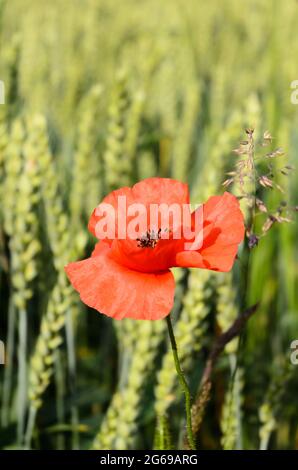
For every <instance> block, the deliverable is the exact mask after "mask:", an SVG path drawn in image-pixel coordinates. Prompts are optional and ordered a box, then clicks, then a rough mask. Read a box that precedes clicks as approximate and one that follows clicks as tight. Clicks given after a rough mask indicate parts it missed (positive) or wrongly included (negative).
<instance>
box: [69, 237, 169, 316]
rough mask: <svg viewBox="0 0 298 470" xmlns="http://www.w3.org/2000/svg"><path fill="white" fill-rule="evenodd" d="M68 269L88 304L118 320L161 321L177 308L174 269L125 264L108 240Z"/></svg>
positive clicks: (73, 283)
mask: <svg viewBox="0 0 298 470" xmlns="http://www.w3.org/2000/svg"><path fill="white" fill-rule="evenodd" d="M65 271H66V273H67V275H68V277H69V279H70V282H71V283H72V285H73V287H74V288H75V289H76V290H77V291H78V292H79V293H80V297H81V299H82V301H83V302H84V303H85V304H87V305H88V306H89V307H92V308H94V309H96V310H98V311H99V312H101V313H104V314H105V315H107V316H109V317H113V318H115V319H117V320H120V319H122V318H134V319H139V320H141V319H142V320H158V319H160V318H163V317H165V316H166V315H168V314H169V313H170V311H171V309H172V307H173V303H174V291H175V281H174V277H173V275H172V273H171V272H170V271H165V272H161V273H151V274H148V273H140V272H136V271H133V270H131V269H128V268H126V267H125V266H121V265H120V264H118V263H117V262H116V261H114V260H113V259H112V258H111V257H110V248H109V246H108V244H107V243H102V242H100V243H98V244H97V246H96V249H95V251H94V252H93V255H92V257H91V258H87V259H85V260H83V261H78V262H75V263H70V264H68V265H67V266H66V268H65Z"/></svg>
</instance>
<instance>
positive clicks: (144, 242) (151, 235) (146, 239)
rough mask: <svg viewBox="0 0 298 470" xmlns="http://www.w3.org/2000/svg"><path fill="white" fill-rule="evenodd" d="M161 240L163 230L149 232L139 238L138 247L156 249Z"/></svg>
mask: <svg viewBox="0 0 298 470" xmlns="http://www.w3.org/2000/svg"><path fill="white" fill-rule="evenodd" d="M160 238H161V228H160V229H158V231H157V232H156V231H155V230H147V232H146V233H145V234H144V235H142V236H141V238H137V242H138V244H137V246H138V247H140V248H155V246H156V245H157V243H158V240H160Z"/></svg>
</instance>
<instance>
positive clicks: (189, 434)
mask: <svg viewBox="0 0 298 470" xmlns="http://www.w3.org/2000/svg"><path fill="white" fill-rule="evenodd" d="M166 320H167V326H168V332H169V337H170V341H171V346H172V352H173V358H174V362H175V367H176V371H177V374H178V378H179V382H180V385H181V387H182V390H183V393H184V397H185V410H186V429H187V438H188V443H189V447H190V448H191V449H192V450H195V449H196V444H195V440H194V436H193V432H192V418H191V396H190V391H189V387H188V384H187V382H186V379H185V376H184V373H183V371H182V369H181V365H180V361H179V356H178V349H177V343H176V339H175V335H174V330H173V325H172V321H171V316H170V315H168V316H167V317H166Z"/></svg>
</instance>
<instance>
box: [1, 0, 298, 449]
mask: <svg viewBox="0 0 298 470" xmlns="http://www.w3.org/2000/svg"><path fill="white" fill-rule="evenodd" d="M297 22H298V5H297V2H296V1H294V0H287V1H284V2H279V1H277V0H273V1H267V0H257V1H256V0H255V1H254V0H252V1H250V2H246V3H245V4H242V3H240V2H239V1H236V0H228V1H226V2H219V1H216V0H209V1H208V2H206V1H203V0H199V1H198V0H187V1H182V0H175V1H173V0H163V1H162V2H160V1H158V0H150V1H149V0H143V1H142V2H140V1H136V0H125V1H123V0H112V1H110V0H52V1H51V2H42V1H39V0H9V1H6V0H1V1H0V47H1V64H0V78H1V80H3V81H4V82H5V86H6V105H4V106H0V198H1V205H0V243H1V244H0V255H1V264H0V279H1V286H0V295H1V315H0V328H1V330H0V338H1V339H2V340H5V343H6V353H7V357H6V366H5V367H2V366H1V369H0V393H1V406H2V408H1V428H0V446H1V447H2V448H6V449H10V448H21V447H23V446H28V445H29V443H30V441H31V436H33V439H32V447H33V448H35V449H43V448H46V449H48V448H52V449H63V448H74V449H75V448H90V447H91V448H96V449H128V448H132V449H136V448H140V449H144V448H145V449H150V448H152V447H153V445H155V446H157V447H158V446H159V447H160V446H162V447H166V448H169V447H170V446H171V445H172V446H174V447H175V448H179V447H181V445H182V444H181V439H182V437H181V436H182V431H183V429H184V424H185V423H184V411H183V403H182V400H181V394H180V389H179V386H178V383H177V378H176V373H175V369H174V364H173V359H172V355H171V351H170V350H169V346H168V342H167V336H166V329H165V324H164V322H163V321H158V322H151V323H150V322H146V321H130V320H124V321H122V322H113V321H112V320H110V319H108V318H106V317H104V316H102V315H99V314H97V313H96V312H95V311H87V309H86V308H85V306H84V305H83V304H82V303H81V302H80V301H79V298H78V295H77V294H76V293H75V292H73V290H72V289H71V288H70V286H69V285H68V282H67V280H66V278H65V275H64V270H63V266H64V265H65V264H66V263H67V262H69V261H71V260H76V259H79V258H82V257H84V256H87V255H89V254H90V252H91V250H92V246H93V244H94V240H92V239H91V236H90V237H89V235H88V233H87V229H86V224H87V220H88V217H89V215H90V213H91V211H92V210H93V208H94V207H95V206H96V205H97V204H98V203H99V202H100V199H101V197H102V196H103V195H104V194H106V193H107V192H108V191H110V190H111V189H114V188H117V187H120V186H123V185H126V184H131V183H133V182H134V181H136V180H139V179H142V178H145V177H148V176H153V175H159V176H170V177H173V178H177V179H180V180H183V181H186V182H188V183H189V185H190V187H191V192H192V199H193V202H201V201H203V200H205V199H206V198H207V197H209V196H210V195H212V194H215V193H220V192H222V191H223V189H222V186H221V183H222V182H223V180H224V179H225V176H224V173H225V171H227V170H230V169H231V168H232V167H233V165H234V162H235V156H233V155H232V149H233V148H235V147H236V146H237V144H238V141H239V139H241V138H243V130H244V128H245V127H246V126H250V127H254V128H255V129H256V131H255V133H256V135H257V136H261V135H262V133H263V132H264V131H265V130H266V129H269V130H270V132H271V133H272V135H273V137H274V145H278V146H282V147H283V148H284V149H285V151H286V154H287V156H286V161H287V163H290V164H292V165H295V163H296V162H297V159H298V150H297V149H298V134H297V125H298V113H297V109H298V108H297V106H295V105H293V104H291V101H290V95H291V92H292V90H291V88H290V84H291V82H292V81H293V80H295V79H297V78H298V70H297V57H298V39H297ZM283 158H284V157H283ZM278 178H279V179H280V184H281V185H283V187H284V188H285V194H284V195H281V196H279V195H276V193H274V192H270V191H268V190H267V191H265V190H264V194H259V196H260V197H262V198H265V201H266V204H267V203H268V205H270V204H271V203H274V202H276V199H278V198H279V197H282V198H285V199H287V200H290V201H291V204H295V201H296V204H297V196H298V194H297V185H296V184H295V182H296V181H297V177H292V178H291V179H288V178H286V177H283V176H278ZM295 178H296V180H295ZM296 239H297V225H295V224H294V223H291V224H283V225H279V224H277V225H276V227H274V229H272V230H271V231H270V232H269V233H268V235H267V237H266V238H264V239H262V240H261V242H260V244H259V246H258V247H257V248H255V249H254V251H253V258H252V263H251V265H250V272H249V278H250V283H249V290H248V292H245V293H244V292H242V291H241V285H240V282H239V279H240V275H239V270H240V268H239V263H238V264H237V266H236V268H235V270H234V272H233V273H232V274H231V273H228V274H217V273H215V274H212V273H210V272H207V271H203V270H190V271H189V272H187V271H183V270H177V271H176V272H175V276H176V279H177V284H178V285H177V289H176V293H177V295H176V303H175V309H174V312H173V317H174V319H175V334H176V337H177V342H178V347H179V351H180V357H181V360H182V363H183V367H184V370H185V371H186V373H187V376H188V380H189V382H190V384H191V389H192V391H193V393H194V391H195V390H196V387H197V385H198V383H199V380H200V376H201V373H202V369H203V367H204V364H205V361H206V357H207V354H208V351H209V350H210V347H211V345H212V344H213V341H214V338H215V337H216V336H217V335H218V334H219V332H220V331H221V330H225V329H226V328H227V327H228V326H229V325H230V324H231V322H232V321H233V319H234V318H235V317H236V316H237V314H238V312H239V311H240V309H241V308H242V306H243V304H245V305H247V306H248V305H251V304H252V303H253V302H255V301H260V307H259V309H258V312H257V313H256V314H255V316H254V317H253V318H252V319H251V320H250V322H249V324H248V326H247V329H246V331H245V334H244V335H243V337H242V340H241V343H240V346H239V348H238V344H237V340H236V341H235V342H233V343H231V344H230V345H229V347H228V348H226V351H225V354H224V355H223V356H222V357H221V359H220V361H219V363H218V365H217V369H216V374H215V377H214V388H213V394H212V399H211V401H210V403H209V404H208V408H207V411H206V416H205V419H204V421H203V424H202V427H201V430H200V433H199V435H198V445H199V448H206V449H217V448H224V449H233V448H245V449H254V448H259V447H262V448H267V447H268V446H269V447H270V448H282V449H283V448H289V449H294V448H297V446H298V432H297V431H298V429H297V422H298V419H297V418H298V407H297V386H298V379H297V370H298V369H297V366H296V369H295V367H294V366H291V364H290V360H289V357H290V343H291V341H292V340H294V339H297V338H298V312H297V307H298V305H297V303H298V299H297V287H298V286H297V278H298V276H297V275H298V273H297V266H298V264H297V250H296V249H295V240H296ZM240 258H241V256H240ZM244 294H245V297H246V298H245V299H244V300H243V295H244ZM236 361H237V368H236V369H235V363H236ZM156 423H158V426H156ZM156 427H157V431H156ZM154 436H155V440H154ZM170 441H171V443H170ZM154 442H155V444H154Z"/></svg>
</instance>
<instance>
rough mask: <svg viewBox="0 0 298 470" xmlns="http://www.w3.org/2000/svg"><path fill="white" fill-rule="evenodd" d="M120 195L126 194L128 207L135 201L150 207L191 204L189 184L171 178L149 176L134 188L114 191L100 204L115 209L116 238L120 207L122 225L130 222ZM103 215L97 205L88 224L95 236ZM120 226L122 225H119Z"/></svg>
mask: <svg viewBox="0 0 298 470" xmlns="http://www.w3.org/2000/svg"><path fill="white" fill-rule="evenodd" d="M119 196H125V198H126V207H129V205H130V204H134V203H136V204H139V203H141V204H143V206H145V207H148V206H149V204H165V205H169V206H170V205H172V204H177V205H179V206H182V205H183V204H189V190H188V186H187V184H185V183H181V182H180V181H176V180H173V179H170V178H147V179H145V180H142V181H140V182H139V183H137V184H135V185H134V186H133V187H132V188H129V187H124V188H121V189H117V190H115V191H112V192H111V193H110V194H108V195H107V196H106V197H105V198H104V199H103V201H102V203H101V204H100V205H99V206H101V205H102V204H110V205H111V206H112V207H113V209H114V211H115V222H116V224H115V225H116V227H115V237H114V238H117V236H118V210H119V208H120V207H121V211H120V212H121V216H122V217H123V220H122V221H121V224H120V225H123V221H124V223H126V226H127V225H128V223H129V218H128V217H126V211H125V209H124V207H123V206H122V201H121V203H119ZM148 212H149V211H148ZM102 217H103V216H102V215H100V214H99V211H98V207H96V208H95V209H94V211H93V212H92V214H91V217H90V220H89V224H88V229H89V231H90V232H91V233H92V234H93V235H94V236H97V234H96V224H97V223H98V222H99V221H100V219H101V218H102ZM119 228H121V227H120V226H119ZM97 238H98V237H97Z"/></svg>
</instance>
